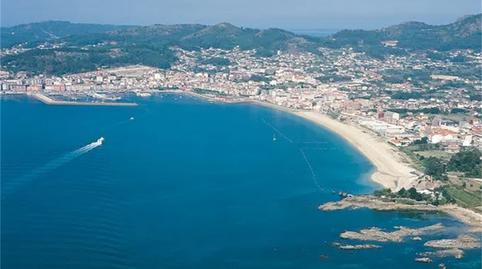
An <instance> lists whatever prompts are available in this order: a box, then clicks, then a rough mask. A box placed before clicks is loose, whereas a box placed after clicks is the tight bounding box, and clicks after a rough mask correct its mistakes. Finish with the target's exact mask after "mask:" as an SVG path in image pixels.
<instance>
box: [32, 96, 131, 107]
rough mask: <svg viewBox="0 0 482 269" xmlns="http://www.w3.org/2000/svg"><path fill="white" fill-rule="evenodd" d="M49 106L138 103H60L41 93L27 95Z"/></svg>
mask: <svg viewBox="0 0 482 269" xmlns="http://www.w3.org/2000/svg"><path fill="white" fill-rule="evenodd" d="M27 95H28V96H31V97H33V98H35V99H37V100H39V101H40V102H42V103H44V104H47V105H67V106H137V103H127V102H79V101H59V100H55V99H53V98H51V97H48V96H46V95H43V94H41V93H30V94H27Z"/></svg>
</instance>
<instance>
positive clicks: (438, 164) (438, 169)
mask: <svg viewBox="0 0 482 269" xmlns="http://www.w3.org/2000/svg"><path fill="white" fill-rule="evenodd" d="M422 164H423V166H424V168H425V174H427V175H429V176H432V177H433V178H434V179H437V180H445V179H447V175H445V172H446V167H445V164H444V163H443V162H442V160H440V159H439V158H435V157H429V158H426V159H424V160H423V162H422Z"/></svg>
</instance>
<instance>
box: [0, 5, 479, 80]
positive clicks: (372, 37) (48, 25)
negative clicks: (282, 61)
mask: <svg viewBox="0 0 482 269" xmlns="http://www.w3.org/2000/svg"><path fill="white" fill-rule="evenodd" d="M481 18H482V15H481V14H479V15H472V16H467V17H464V18H462V19H460V20H458V21H456V22H454V23H451V24H447V25H428V24H425V23H421V22H408V23H403V24H400V25H395V26H391V27H387V28H383V29H380V30H374V31H366V30H344V31H340V32H338V33H335V34H333V35H331V36H329V37H312V36H305V35H298V34H295V33H292V32H289V31H285V30H281V29H273V28H272V29H264V30H260V29H252V28H244V27H237V26H234V25H232V24H229V23H219V24H216V25H200V24H177V25H151V26H113V25H97V24H76V23H69V22H58V21H54V22H52V21H51V22H43V23H33V24H26V25H19V26H14V27H9V28H1V34H2V45H3V44H6V45H5V46H7V45H10V46H11V45H12V44H18V43H23V42H27V44H26V45H27V46H30V47H35V46H34V45H36V44H38V42H44V41H49V42H51V43H62V44H63V45H62V46H61V47H56V48H50V49H45V48H33V49H32V50H29V51H27V52H24V53H21V54H18V55H8V56H5V57H2V59H1V60H2V65H3V66H2V67H3V68H5V69H7V70H10V71H13V72H17V71H27V72H31V73H35V74H38V73H45V74H57V75H60V74H64V73H75V72H82V71H90V70H95V69H96V68H99V67H110V66H122V65H128V64H143V65H148V66H153V67H160V68H168V67H170V65H171V64H172V63H173V62H175V61H176V56H175V55H174V53H173V51H172V50H171V47H173V46H174V47H180V48H183V49H187V50H199V49H202V48H220V49H232V48H234V47H236V46H239V47H240V49H242V50H251V49H253V50H256V52H257V55H258V56H271V55H273V54H275V53H276V52H277V51H278V50H281V51H290V52H297V51H311V52H316V51H317V49H318V48H319V47H332V48H340V47H352V48H354V49H355V50H357V51H363V52H366V53H367V54H368V55H369V56H372V57H380V58H383V57H385V56H387V55H393V54H406V53H407V52H408V51H410V50H426V49H435V50H451V49H466V48H470V49H475V50H479V51H480V50H481V43H480V42H481V38H482V35H481V32H482V30H481Z"/></svg>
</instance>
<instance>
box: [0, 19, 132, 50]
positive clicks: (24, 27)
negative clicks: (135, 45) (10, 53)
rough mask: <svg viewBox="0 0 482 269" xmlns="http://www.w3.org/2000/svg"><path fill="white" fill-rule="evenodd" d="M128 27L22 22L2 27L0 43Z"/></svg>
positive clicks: (30, 41)
mask: <svg viewBox="0 0 482 269" xmlns="http://www.w3.org/2000/svg"><path fill="white" fill-rule="evenodd" d="M126 28H128V26H121V25H106V24H87V23H71V22H67V21H47V22H39V23H29V24H21V25H17V26H12V27H2V28H1V39H0V45H1V47H2V48H9V47H12V46H14V45H18V44H22V43H29V44H30V46H32V45H35V44H36V43H38V42H44V41H49V40H54V39H59V38H63V37H66V36H70V35H86V34H93V33H104V32H109V31H114V30H119V29H126Z"/></svg>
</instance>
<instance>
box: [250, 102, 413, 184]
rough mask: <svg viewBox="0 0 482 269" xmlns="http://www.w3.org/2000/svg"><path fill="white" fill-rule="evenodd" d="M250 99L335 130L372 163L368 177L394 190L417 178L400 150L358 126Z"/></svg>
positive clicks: (411, 182)
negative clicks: (371, 169) (371, 171)
mask: <svg viewBox="0 0 482 269" xmlns="http://www.w3.org/2000/svg"><path fill="white" fill-rule="evenodd" d="M251 102H252V103H254V104H258V105H261V106H265V107H269V108H272V109H276V110H280V111H283V112H287V113H290V114H292V115H296V116H298V117H301V118H303V119H305V120H308V121H310V122H313V123H315V124H317V125H319V126H321V127H324V128H326V129H328V130H330V131H332V132H334V133H336V134H337V135H338V136H340V137H341V138H343V139H344V140H345V141H347V142H348V143H350V144H351V145H352V146H353V147H354V148H356V149H357V150H358V151H359V152H360V153H361V154H363V155H364V156H365V157H366V158H367V159H368V160H369V161H370V162H371V163H372V164H373V165H374V167H375V169H374V171H373V173H372V174H371V175H370V179H371V180H372V181H374V182H375V183H378V184H380V185H381V186H383V187H384V188H389V189H391V190H393V191H396V190H399V189H401V188H410V187H411V186H412V184H413V183H414V181H415V179H416V178H417V176H416V174H414V173H415V172H416V170H415V169H413V168H411V167H410V166H409V164H408V163H407V162H405V161H403V156H402V155H401V152H399V151H398V150H397V149H394V148H393V147H392V146H390V145H389V144H387V143H386V142H384V141H380V140H379V139H377V138H376V137H375V136H374V135H372V134H369V133H367V132H365V131H363V130H362V129H361V128H359V127H356V126H354V125H349V124H345V123H342V122H340V121H337V120H334V119H331V118H330V117H328V116H327V115H324V114H321V113H318V112H315V111H296V110H293V109H289V108H286V107H281V106H278V105H275V104H270V103H266V102H261V101H251Z"/></svg>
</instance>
